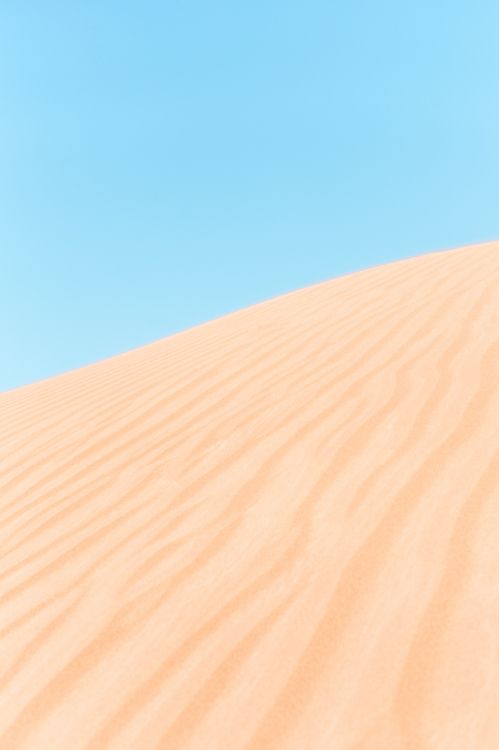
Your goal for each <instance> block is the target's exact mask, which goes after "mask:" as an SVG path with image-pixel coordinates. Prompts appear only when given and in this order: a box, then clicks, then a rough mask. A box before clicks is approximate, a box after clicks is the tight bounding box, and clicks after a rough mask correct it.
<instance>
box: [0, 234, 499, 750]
mask: <svg viewBox="0 0 499 750" xmlns="http://www.w3.org/2000/svg"><path fill="white" fill-rule="evenodd" d="M0 450H1V454H0V460H1V463H0V748H1V750H11V749H13V748H15V749H17V748H29V749H30V750H31V749H32V750H45V748H47V749H48V750H79V749H80V748H81V749H83V748H85V749H88V750H97V749H98V748H120V749H121V748H133V749H134V750H136V749H137V750H148V749H149V748H165V749H168V750H176V749H177V748H181V749H182V750H184V749H185V750H270V748H272V749H274V748H276V749H279V750H280V749H281V748H282V749H283V750H343V749H345V750H390V749H391V748H394V749H398V748H409V749H410V750H419V749H423V748H424V749H426V748H435V749H437V748H438V750H440V749H442V750H443V749H447V750H461V749H463V750H464V749H465V748H466V749H469V750H488V749H489V748H490V750H494V749H497V748H499V711H498V706H499V542H498V539H499V243H496V244H494V243H490V244H486V245H477V246H471V247H467V248H464V249H459V250H453V251H448V252H442V253H434V254H429V255H425V256H422V257H418V258H413V259H410V260H407V261H402V262H399V263H393V264H390V265H386V266H381V267H377V268H374V269H369V270H367V271H363V272H361V273H357V274H353V275H350V276H346V277H342V278H339V279H335V280H333V281H330V282H327V283H324V284H319V285H317V286H314V287H310V288H307V289H304V290H300V291H297V292H294V293H291V294H289V295H286V296H284V297H280V298H277V299H274V300H271V301H270V302H266V303H263V304H260V305H257V306H254V307H251V308H248V309H245V310H243V311H241V312H238V313H235V314H233V315H229V316H226V317H224V318H221V319H219V320H216V321H214V322H212V323H208V324H206V325H203V326H199V327H197V328H195V329H192V330H189V331H187V332H185V333H182V334H179V335H176V336H173V337H170V338H168V339H165V340H163V341H160V342H158V343H155V344H152V345H149V346H146V347H143V348H141V349H138V350H135V351H133V352H130V353H127V354H124V355H121V356H119V357H114V358H112V359H110V360H107V361H104V362H101V363H98V364H96V365H92V366H90V367H86V368H83V369H81V370H78V371H74V372H71V373H69V374H65V375H62V376H60V377H56V378H52V379H50V380H48V381H44V382H41V383H38V384H35V385H32V386H28V387H24V388H20V389H18V390H14V391H11V392H8V393H5V394H2V395H1V396H0Z"/></svg>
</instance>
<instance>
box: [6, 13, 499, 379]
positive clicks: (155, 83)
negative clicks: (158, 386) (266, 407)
mask: <svg viewBox="0 0 499 750" xmlns="http://www.w3.org/2000/svg"><path fill="white" fill-rule="evenodd" d="M498 28H499V5H498V4H497V2H496V0H489V1H486V0H474V1H473V2H471V1H470V0H468V2H465V1H464V0H440V1H439V0H418V2H411V3H407V2H406V3H404V2H400V0H381V1H380V2H374V1H372V2H370V1H366V2H361V1H360V0H358V1H357V2H355V1H353V2H334V0H306V1H305V0H301V1H300V2H297V1H296V0H252V2H245V3H243V2H229V0H212V2H206V1H205V0H203V1H202V2H201V1H200V0H190V1H189V0H186V1H185V2H180V1H178V2H168V1H165V0H157V1H156V0H141V1H140V2H131V1H130V0H119V1H118V0H84V1H82V2H68V1H67V0H59V1H58V2H56V1H55V0H44V1H43V2H39V0H19V1H15V2H14V0H6V1H5V2H2V3H1V4H0V34H1V37H0V40H1V44H0V86H1V88H0V92H1V96H0V255H1V266H0V326H1V329H0V333H1V336H2V341H1V346H0V364H1V368H0V389H8V388H12V387H14V386H17V385H21V384H23V383H27V382H31V381H34V380H38V379H40V378H44V377H48V376H50V375H53V374H56V373H59V372H62V371H64V370H67V369H70V368H73V367H78V366H81V365H83V364H87V363H89V362H92V361H95V360H98V359H102V358H104V357H106V356H110V355H112V354H115V353H118V352H120V351H124V350H126V349H130V348H133V347H135V346H139V345H141V344H143V343H146V342H149V341H151V340H154V339H157V338H161V337H163V336H166V335H168V334H169V333H172V332H175V331H178V330H182V329H184V328H187V327H190V326H192V325H195V324H197V323H200V322H204V321H206V320H209V319H211V318H213V317H216V316H219V315H221V314H224V313H226V312H228V311H231V310H234V309H237V308H240V307H245V306H246V305H249V304H251V303H253V302H257V301H260V300H262V299H266V298H269V297H272V296H275V295H277V294H280V293H282V292H286V291H289V290H291V289H295V288H298V287H302V286H305V285H307V284H310V283H313V282H316V281H321V280H325V279H327V278H330V277H332V276H335V275H338V274H343V273H345V272H347V271H351V270H356V269H358V268H363V267H366V266H371V265H374V264H377V263H382V262H386V261H390V260H393V259H397V258H403V257H405V256H408V255H415V254H418V253H423V252H428V251H431V250H435V249H440V248H446V247H453V246H456V245H461V244H468V243H471V242H480V241H484V240H488V239H495V238H499V182H498V178H499V138H498V133H499V55H498V52H497V30H498Z"/></svg>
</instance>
